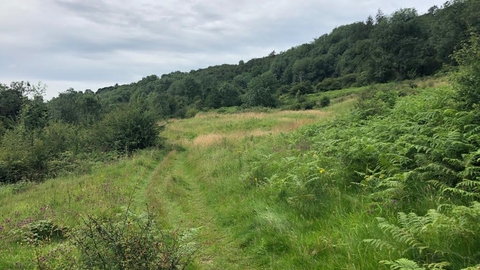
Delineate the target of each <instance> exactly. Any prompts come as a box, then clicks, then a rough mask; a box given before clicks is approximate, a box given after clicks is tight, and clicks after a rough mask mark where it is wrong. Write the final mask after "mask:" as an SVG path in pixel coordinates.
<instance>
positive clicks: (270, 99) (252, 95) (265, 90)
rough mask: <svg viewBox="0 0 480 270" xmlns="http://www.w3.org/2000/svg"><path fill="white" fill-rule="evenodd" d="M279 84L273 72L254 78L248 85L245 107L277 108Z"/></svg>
mask: <svg viewBox="0 0 480 270" xmlns="http://www.w3.org/2000/svg"><path fill="white" fill-rule="evenodd" d="M277 84H278V81H277V78H275V75H274V74H273V73H272V72H271V71H267V72H265V73H263V74H262V75H260V76H258V77H255V78H253V79H252V80H251V81H250V82H249V83H248V88H247V92H246V93H245V95H244V97H243V101H244V103H245V105H246V106H248V107H254V106H264V107H275V106H276V102H277V100H276V97H275V96H274V94H275V91H276V88H277Z"/></svg>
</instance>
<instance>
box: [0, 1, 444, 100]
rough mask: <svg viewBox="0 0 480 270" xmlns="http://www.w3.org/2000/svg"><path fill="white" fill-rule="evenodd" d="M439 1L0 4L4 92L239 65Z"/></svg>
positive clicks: (50, 91) (49, 93)
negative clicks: (13, 86)
mask: <svg viewBox="0 0 480 270" xmlns="http://www.w3.org/2000/svg"><path fill="white" fill-rule="evenodd" d="M444 1H445V0H422V1H418V0H403V1H398V0H335V1H326V0H276V1H271V0H263V1H260V0H236V1H231V0H230V1H227V0H208V1H207V0H183V1H176V0H161V1H160V0H157V1H155V0H2V3H1V4H0V83H3V84H7V85H8V84H10V82H12V81H30V82H32V83H34V84H37V83H38V82H42V83H43V84H45V85H46V87H47V90H46V95H45V96H46V98H47V99H50V98H52V97H55V96H58V94H59V93H60V92H64V91H65V90H67V89H69V88H74V89H75V90H77V91H84V90H85V89H91V90H93V91H96V90H97V89H98V88H101V87H106V86H111V85H114V84H116V83H118V84H128V83H131V82H136V81H138V80H140V79H142V78H143V77H146V76H148V75H152V74H156V75H158V76H161V75H162V74H167V73H170V72H173V71H177V70H179V71H183V72H188V71H190V70H196V69H199V68H206V67H209V66H214V65H220V64H238V62H239V61H240V60H244V61H245V62H246V61H248V60H250V59H252V58H259V57H263V56H266V55H268V54H269V53H270V52H272V51H274V50H275V51H276V52H277V53H279V52H282V51H286V50H288V49H290V48H291V47H294V46H297V45H301V44H304V43H308V42H311V41H313V40H314V38H317V37H319V36H321V35H323V34H327V33H330V32H331V31H332V30H333V29H334V28H335V27H337V26H340V25H345V24H350V23H353V22H358V21H365V20H366V19H367V17H368V16H369V15H371V16H373V17H375V14H377V11H378V10H379V9H380V10H381V11H382V12H383V13H384V14H387V15H388V14H391V13H393V12H394V11H397V10H399V9H400V8H415V9H417V11H418V13H419V14H423V13H425V12H427V10H428V9H429V8H430V7H432V6H434V5H437V6H439V7H441V6H442V4H443V2H444Z"/></svg>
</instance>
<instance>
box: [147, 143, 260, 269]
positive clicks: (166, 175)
mask: <svg viewBox="0 0 480 270" xmlns="http://www.w3.org/2000/svg"><path fill="white" fill-rule="evenodd" d="M191 157H192V156H191V154H190V153H189V151H188V150H187V151H183V152H177V151H172V152H170V153H169V154H168V155H167V156H166V157H165V159H164V160H163V161H162V162H161V163H160V164H159V166H158V167H157V168H156V170H155V172H154V173H153V175H152V177H151V178H150V181H149V182H148V186H147V187H146V190H145V194H146V198H147V199H148V201H149V203H150V206H151V207H152V208H153V209H155V212H156V213H157V215H158V218H159V221H160V223H162V224H163V225H164V226H168V227H171V228H175V229H177V228H178V229H180V230H185V229H189V228H200V230H199V235H198V241H199V243H200V244H201V248H200V250H201V252H200V253H199V257H198V259H197V265H196V267H197V268H198V269H226V268H228V269H246V268H249V269H252V262H249V261H248V257H247V255H246V254H244V252H243V251H242V250H241V249H240V248H239V247H238V246H237V245H236V244H235V242H234V239H233V238H232V235H231V234H229V232H228V231H227V230H226V229H225V228H224V227H221V226H219V225H218V224H217V221H216V216H217V213H216V212H215V209H213V208H212V207H210V206H209V205H208V202H207V201H206V197H207V195H206V194H205V192H204V190H203V188H202V183H201V182H200V181H201V180H200V179H199V178H198V177H197V176H198V175H200V173H199V172H198V171H196V170H197V169H200V168H192V167H191V166H190V164H189V162H188V161H189V159H190V158H191Z"/></svg>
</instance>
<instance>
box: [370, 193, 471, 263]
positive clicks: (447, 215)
mask: <svg viewBox="0 0 480 270" xmlns="http://www.w3.org/2000/svg"><path fill="white" fill-rule="evenodd" d="M377 219H378V222H379V227H380V228H381V229H382V230H383V231H384V232H385V233H386V234H387V235H388V236H389V237H391V240H385V239H384V240H380V239H377V241H372V240H371V239H370V240H366V241H367V242H369V243H370V244H372V246H373V247H374V248H385V247H386V245H383V244H382V243H384V241H388V242H389V243H390V245H389V247H390V248H392V247H393V246H395V247H394V250H398V251H399V252H400V254H401V256H408V257H409V258H411V259H413V260H415V261H417V262H421V263H422V264H423V265H425V266H428V269H433V267H431V266H432V265H434V264H436V265H437V266H438V264H442V263H443V264H444V265H445V262H449V263H450V265H451V266H452V267H453V269H460V268H462V267H467V266H469V265H472V264H475V263H478V262H479V260H480V252H479V250H480V249H479V248H480V238H479V235H478V234H477V233H476V229H475V228H477V226H478V222H479V221H480V204H479V203H478V202H474V203H472V205H471V206H469V207H466V206H454V205H445V206H443V209H442V208H440V209H439V210H435V209H430V210H429V211H428V212H427V214H426V215H424V216H418V215H416V214H414V213H410V214H405V213H402V212H400V213H398V217H397V219H398V224H392V223H390V222H389V221H387V220H386V219H384V218H377ZM403 261H404V262H405V260H403ZM409 262H410V263H412V262H411V261H409ZM396 263H398V261H396ZM387 264H389V265H392V267H393V265H394V264H393V262H391V261H390V262H388V263H387ZM412 265H413V264H412ZM392 269H403V268H392ZM406 269H409V268H406Z"/></svg>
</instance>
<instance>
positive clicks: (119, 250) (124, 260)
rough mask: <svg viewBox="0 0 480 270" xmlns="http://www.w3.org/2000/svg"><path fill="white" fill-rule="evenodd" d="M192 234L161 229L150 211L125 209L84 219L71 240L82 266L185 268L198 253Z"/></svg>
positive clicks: (193, 230)
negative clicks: (112, 213) (123, 211)
mask: <svg viewBox="0 0 480 270" xmlns="http://www.w3.org/2000/svg"><path fill="white" fill-rule="evenodd" d="M195 234H196V230H195V229H192V230H190V231H187V232H185V233H179V232H177V231H166V230H160V229H158V227H157V226H156V224H155V222H154V219H153V216H152V214H149V213H143V214H141V215H136V214H134V213H132V212H130V210H128V209H126V210H125V213H122V214H119V215H117V216H116V217H115V218H108V219H103V218H96V217H92V216H89V217H87V218H85V219H84V222H83V225H82V228H81V229H80V230H79V231H78V232H77V233H76V234H75V235H74V236H73V241H74V246H76V247H77V248H78V250H79V252H80V255H79V263H80V265H82V268H88V269H92V268H94V269H185V268H186V267H187V266H188V265H189V264H191V263H192V260H193V257H194V255H195V253H196V252H197V244H196V243H195V242H193V240H192V238H193V237H194V236H195Z"/></svg>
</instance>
